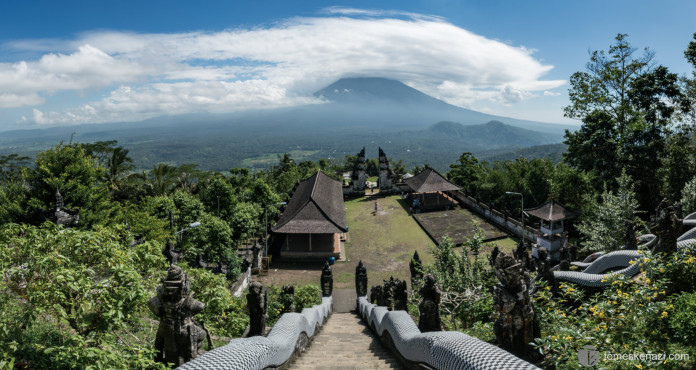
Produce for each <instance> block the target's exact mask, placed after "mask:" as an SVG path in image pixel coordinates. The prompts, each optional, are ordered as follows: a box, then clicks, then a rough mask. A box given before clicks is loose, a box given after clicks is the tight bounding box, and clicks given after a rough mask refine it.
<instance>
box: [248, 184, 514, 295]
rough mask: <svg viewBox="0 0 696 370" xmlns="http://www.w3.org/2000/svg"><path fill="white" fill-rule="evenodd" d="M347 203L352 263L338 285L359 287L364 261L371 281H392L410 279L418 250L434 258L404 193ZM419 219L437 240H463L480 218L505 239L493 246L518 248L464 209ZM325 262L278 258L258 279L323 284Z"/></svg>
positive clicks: (337, 274) (341, 269)
mask: <svg viewBox="0 0 696 370" xmlns="http://www.w3.org/2000/svg"><path fill="white" fill-rule="evenodd" d="M375 203H377V212H375ZM345 204H346V223H347V224H348V227H349V234H350V237H349V240H348V241H347V242H346V243H345V258H346V261H337V262H336V263H335V264H334V265H333V266H332V269H333V275H334V288H338V289H340V288H354V287H355V281H354V273H355V266H356V265H357V263H358V261H360V260H362V261H363V264H364V265H365V267H366V268H367V274H368V278H369V285H374V284H376V283H378V282H381V281H382V280H385V279H389V277H390V276H394V277H395V278H399V279H404V280H407V281H408V280H409V279H410V271H409V262H410V260H411V256H413V252H415V251H418V254H419V255H420V257H421V259H422V260H423V262H424V263H425V264H429V263H432V262H433V256H432V254H431V253H430V249H431V248H435V246H436V245H435V242H434V241H433V239H432V238H431V237H430V235H429V234H428V233H427V232H426V231H425V230H424V229H423V228H422V227H421V226H420V225H419V224H418V222H417V221H416V219H415V218H414V217H412V216H411V215H410V214H409V207H408V205H407V204H406V202H405V200H403V199H401V197H400V196H398V195H389V196H380V195H379V194H378V193H375V194H370V193H369V192H368V194H367V195H366V196H364V197H358V198H353V199H350V200H348V201H346V202H345ZM442 214H446V215H447V216H444V215H442ZM450 215H456V217H454V216H450ZM417 217H420V219H421V223H426V224H428V225H429V226H428V227H429V232H430V233H431V234H433V235H437V236H435V238H439V236H441V235H444V233H451V234H452V237H453V238H456V239H455V240H457V241H458V242H459V243H461V241H463V238H466V237H467V235H473V224H472V221H473V220H476V222H477V223H478V226H479V228H480V229H481V230H482V231H483V233H484V235H486V236H487V237H486V238H487V239H496V238H501V237H502V239H498V240H495V241H493V242H491V244H492V243H495V244H496V245H498V246H499V247H500V248H501V249H503V250H509V251H511V250H512V249H514V246H515V241H514V240H513V239H511V238H508V237H506V235H505V234H504V233H502V232H500V231H499V230H498V229H496V228H495V227H493V226H491V225H489V224H487V223H485V221H484V220H482V219H480V218H478V217H477V216H475V215H473V214H471V213H470V212H469V211H467V210H464V209H460V208H457V209H456V210H454V211H442V212H429V213H422V214H418V215H417ZM424 220H427V221H424ZM436 233H438V234H436ZM469 233H471V234H469ZM488 251H490V247H484V248H483V249H482V253H487V252H488ZM322 266H323V262H321V261H319V260H315V261H302V260H297V261H272V263H271V268H270V269H269V271H268V274H267V275H264V276H254V278H253V280H255V281H259V282H261V283H262V284H263V285H265V286H268V285H275V286H282V285H284V284H293V285H297V284H300V285H301V284H317V283H318V282H319V276H320V275H321V268H322Z"/></svg>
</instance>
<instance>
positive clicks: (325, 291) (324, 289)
mask: <svg viewBox="0 0 696 370" xmlns="http://www.w3.org/2000/svg"><path fill="white" fill-rule="evenodd" d="M332 292H333V273H332V272H331V266H329V262H328V261H326V262H324V268H323V269H321V294H322V295H323V296H324V297H329V296H331V293H332Z"/></svg>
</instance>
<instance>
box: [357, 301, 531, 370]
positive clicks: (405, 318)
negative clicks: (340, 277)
mask: <svg viewBox="0 0 696 370" xmlns="http://www.w3.org/2000/svg"><path fill="white" fill-rule="evenodd" d="M358 311H359V313H360V316H362V318H363V320H365V322H366V323H367V324H368V326H370V328H371V329H372V330H373V331H374V332H375V333H376V334H377V335H378V336H379V337H380V339H381V340H382V342H384V343H385V345H386V346H387V347H389V348H390V349H391V350H392V352H393V353H394V354H395V355H398V356H399V357H400V358H401V359H402V361H403V362H404V364H405V365H406V366H408V367H409V368H414V369H443V370H447V369H452V370H467V369H471V370H474V369H477V370H478V369H491V370H493V369H537V367H536V366H534V365H532V364H530V363H528V362H526V361H524V360H522V359H520V358H518V357H516V356H514V355H512V354H511V353H509V352H507V351H505V350H504V349H501V348H498V347H496V346H494V345H492V344H489V343H486V342H484V341H482V340H480V339H477V338H474V337H471V336H469V335H466V334H464V333H461V332H457V331H448V332H428V333H421V331H420V330H419V329H418V326H416V324H415V323H414V322H413V319H412V318H411V316H410V315H409V314H408V312H406V311H388V310H387V308H386V307H381V306H377V305H375V304H372V303H370V302H368V300H367V297H364V296H363V297H358Z"/></svg>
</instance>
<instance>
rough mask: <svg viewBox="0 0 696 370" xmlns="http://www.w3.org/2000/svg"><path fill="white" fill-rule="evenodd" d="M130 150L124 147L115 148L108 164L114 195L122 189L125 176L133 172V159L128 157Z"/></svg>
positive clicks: (108, 176)
mask: <svg viewBox="0 0 696 370" xmlns="http://www.w3.org/2000/svg"><path fill="white" fill-rule="evenodd" d="M128 152H129V150H128V149H123V148H122V147H117V148H114V149H113V151H112V152H111V157H109V159H108V162H107V167H106V168H107V173H106V174H107V179H108V181H109V187H110V189H111V192H112V193H114V192H116V191H118V190H119V189H120V188H121V179H122V177H123V175H124V174H125V173H126V172H128V171H131V170H133V168H134V167H135V166H134V165H133V159H131V158H130V157H128Z"/></svg>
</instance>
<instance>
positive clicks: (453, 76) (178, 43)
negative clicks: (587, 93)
mask: <svg viewBox="0 0 696 370" xmlns="http://www.w3.org/2000/svg"><path fill="white" fill-rule="evenodd" d="M619 32H621V33H627V34H629V40H630V42H631V43H632V45H633V46H634V47H637V48H639V49H640V48H643V47H650V48H651V49H652V50H654V51H655V53H656V61H657V62H658V63H660V64H663V65H666V66H667V67H669V68H670V70H671V71H673V72H677V73H679V74H686V73H690V72H691V70H690V67H689V65H688V64H687V63H686V61H685V60H684V58H683V50H684V49H685V48H686V45H687V44H688V42H689V41H690V40H691V38H692V35H693V33H694V32H696V2H694V1H669V0H667V1H661V2H659V3H658V2H655V1H616V0H615V1H607V0H604V1H595V0H590V1H582V2H580V1H576V2H570V1H527V2H523V1H477V2H473V1H470V2H464V1H448V0H428V1H381V2H375V1H370V2H368V1H351V2H336V1H332V2H328V1H301V2H300V1H295V2H292V1H287V0H286V1H256V2H247V1H238V2H232V1H197V2H196V3H195V5H194V3H193V2H191V1H171V0H170V1H128V0H119V1H108V0H104V1H94V0H92V1H87V0H83V1H60V2H58V1H30V0H29V1H14V0H8V1H3V2H1V3H0V130H7V129H15V128H33V127H49V126H52V125H70V124H82V123H100V122H117V121H140V120H143V119H147V118H150V117H154V116H159V115H165V114H183V113H195V112H215V113H224V112H230V111H238V110H244V109H258V108H274V107H284V106H294V105H302V104H317V103H321V101H317V99H316V98H314V97H313V96H312V92H314V91H316V90H318V89H320V88H322V87H324V86H326V85H328V84H330V83H332V82H333V81H335V80H336V79H338V78H341V77H347V76H382V77H389V78H395V79H399V80H401V81H402V82H404V83H406V84H408V85H410V86H412V87H414V88H417V89H419V90H421V91H424V92H425V93H427V94H430V95H433V96H435V97H437V98H440V99H443V100H445V101H447V102H449V103H451V104H455V105H459V106H462V107H466V108H470V109H474V110H478V111H483V112H487V113H493V114H499V115H503V116H511V117H516V118H523V119H531V120H538V121H546V122H558V123H565V122H569V120H567V119H565V118H564V117H563V113H562V107H563V106H564V105H566V104H567V103H568V100H567V90H568V83H567V81H568V79H569V77H570V75H571V74H572V73H573V72H575V71H578V70H583V69H584V66H585V63H586V62H587V60H588V51H589V50H596V49H607V48H608V47H609V45H610V44H611V43H612V42H613V38H614V37H615V36H616V34H617V33H619Z"/></svg>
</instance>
